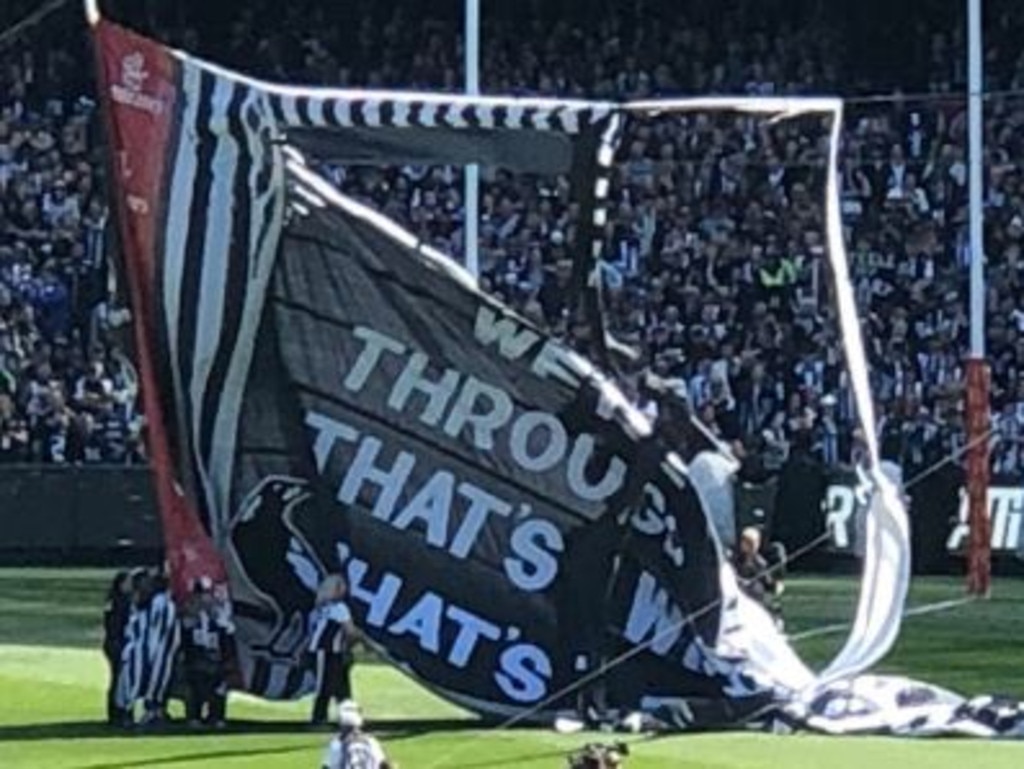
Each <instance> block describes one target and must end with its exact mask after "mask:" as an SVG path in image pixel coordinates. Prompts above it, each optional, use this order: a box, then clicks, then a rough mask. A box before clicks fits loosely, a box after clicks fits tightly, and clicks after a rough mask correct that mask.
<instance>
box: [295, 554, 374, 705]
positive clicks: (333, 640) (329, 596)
mask: <svg viewBox="0 0 1024 769" xmlns="http://www.w3.org/2000/svg"><path fill="white" fill-rule="evenodd" d="M347 592H348V585H346V584H345V579H344V578H343V577H342V576H341V575H340V574H330V575H328V576H327V577H325V578H324V580H323V581H322V582H321V583H320V587H319V589H318V590H317V596H316V604H315V606H314V607H313V611H312V612H311V613H310V618H309V625H310V636H309V645H308V647H307V650H308V653H309V655H310V658H311V661H312V664H313V667H314V670H315V671H316V699H315V700H314V701H313V716H312V722H313V724H315V725H321V724H325V723H327V709H328V706H329V705H330V701H331V700H332V699H333V700H335V701H337V702H341V701H343V700H348V699H349V698H350V697H351V696H352V647H353V645H354V644H355V643H356V641H358V640H360V639H361V635H360V633H359V630H358V629H357V628H356V626H355V624H354V623H353V622H352V612H351V611H349V608H348V604H346V603H345V595H346V594H347Z"/></svg>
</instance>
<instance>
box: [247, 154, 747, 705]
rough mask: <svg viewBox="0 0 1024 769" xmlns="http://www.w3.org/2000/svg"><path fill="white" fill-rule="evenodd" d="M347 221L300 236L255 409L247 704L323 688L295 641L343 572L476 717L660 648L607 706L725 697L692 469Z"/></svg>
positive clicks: (575, 367)
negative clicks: (619, 658)
mask: <svg viewBox="0 0 1024 769" xmlns="http://www.w3.org/2000/svg"><path fill="white" fill-rule="evenodd" d="M295 170H296V169H293V171H295ZM310 181H311V179H310V178H303V177H301V173H299V177H297V178H296V179H295V182H296V184H308V183H309V182H310ZM316 195H324V196H326V197H331V195H330V193H329V192H328V191H326V190H325V189H324V188H322V187H321V188H319V189H317V188H316V185H315V184H311V185H310V189H306V190H305V191H304V192H303V194H302V196H301V197H300V198H299V200H303V201H306V202H308V201H309V200H310V199H311V198H313V199H315V196H316ZM345 205H346V206H347V208H339V207H334V206H331V207H317V206H316V205H310V206H309V207H308V208H303V209H301V210H302V213H299V209H297V210H296V213H295V215H294V216H293V217H292V219H291V222H290V224H289V226H288V228H287V231H286V233H285V237H284V239H283V243H282V247H281V252H280V254H279V256H278V261H277V267H276V271H275V275H274V280H273V284H272V288H271V293H270V296H269V297H268V305H267V310H266V317H265V319H264V327H263V330H262V332H261V342H262V343H261V345H260V350H259V352H258V355H257V362H256V364H255V367H254V369H253V374H252V377H251V378H250V384H249V395H248V396H247V399H246V404H247V405H246V410H245V411H244V412H243V440H242V445H241V446H240V449H241V452H240V456H241V458H240V460H239V462H238V463H237V465H236V475H237V477H238V480H239V482H238V483H237V488H238V489H239V495H240V497H241V498H242V499H241V501H240V503H239V510H240V513H239V515H238V517H237V518H236V520H235V522H234V525H233V527H232V534H231V537H232V543H233V545H234V547H233V548H232V550H233V553H234V555H235V558H234V561H235V564H234V568H235V569H236V570H237V571H236V574H237V579H235V580H234V583H235V585H236V586H237V585H240V584H244V585H247V586H248V587H249V589H248V590H245V589H242V590H239V589H238V588H237V587H236V589H235V595H236V601H237V602H238V606H239V611H240V615H241V617H242V619H241V621H242V622H243V624H244V625H245V632H246V634H247V635H248V636H250V637H260V638H261V639H263V642H262V643H260V644H255V645H254V647H253V648H254V650H255V653H254V654H253V657H252V665H253V669H252V671H251V677H252V679H253V680H254V681H255V684H256V686H254V688H255V689H257V690H258V691H261V693H264V694H267V695H270V696H290V695H294V694H297V693H299V692H300V691H302V690H303V689H304V688H306V686H308V681H305V680H304V678H303V676H302V673H301V671H300V668H299V666H298V661H299V658H300V657H301V644H302V640H303V638H302V635H301V633H300V631H299V627H300V625H301V622H302V619H303V618H304V616H305V614H306V612H307V611H308V609H309V608H310V605H311V601H312V596H313V590H314V588H315V585H316V582H317V581H318V580H319V578H320V577H322V576H323V574H324V573H326V572H328V571H341V572H343V573H344V574H346V576H347V577H348V580H349V583H350V586H351V599H352V600H351V603H352V608H353V610H354V612H355V614H356V617H357V619H358V621H359V623H360V624H361V626H362V627H363V628H364V629H365V630H366V632H367V633H368V634H369V635H370V637H371V638H373V639H374V641H376V642H377V643H379V644H380V646H381V648H382V649H384V650H386V653H387V654H388V656H389V657H391V658H392V659H394V660H395V661H396V662H397V663H399V664H400V665H401V666H402V667H403V668H404V669H406V670H408V671H409V672H411V673H413V674H414V675H416V676H417V677H419V678H421V679H422V680H425V681H428V682H429V683H430V684H431V685H432V686H434V687H435V688H437V689H439V690H441V691H443V692H444V693H445V694H446V695H447V696H449V697H451V698H452V699H455V700H457V701H460V702H464V703H466V704H467V705H470V706H473V707H475V708H476V709H480V710H484V711H487V712H496V713H497V712H514V711H515V710H516V709H518V708H521V707H522V706H524V705H530V706H533V705H539V704H541V703H545V702H546V701H547V700H548V699H549V698H551V696H552V695H553V694H555V693H556V692H558V691H559V690H560V689H562V688H563V687H565V686H566V685H568V684H569V683H570V682H572V681H573V680H575V679H577V678H578V677H579V676H580V675H581V674H582V673H584V672H586V671H587V670H590V669H593V667H594V666H595V665H596V664H597V662H598V661H599V660H600V659H601V658H606V657H608V656H609V655H612V654H615V653H616V652H617V651H620V650H621V649H623V648H626V647H631V646H635V645H636V644H640V643H644V642H649V641H653V644H652V647H651V650H650V651H647V652H644V653H641V654H637V655H635V656H634V657H633V658H632V659H631V660H630V661H629V662H628V663H626V664H624V665H622V666H621V667H620V668H618V669H617V670H616V672H615V675H614V677H613V679H612V683H611V692H610V699H611V701H612V703H613V704H618V705H622V706H633V707H636V706H638V705H639V702H640V698H641V697H642V696H652V695H657V694H658V693H659V692H663V693H664V694H666V695H673V696H679V695H680V694H691V695H694V696H702V697H707V698H712V697H716V696H721V687H722V681H723V678H722V676H721V671H720V670H715V671H710V669H709V665H708V662H707V660H706V655H704V654H703V653H702V652H701V651H700V650H701V649H708V648H713V647H714V645H715V641H716V638H717V633H718V629H719V616H720V613H719V611H718V601H719V598H720V589H721V588H720V585H719V583H718V581H717V579H714V578H709V577H712V575H715V574H716V573H717V570H718V553H717V551H716V545H715V543H714V540H713V537H712V536H711V534H710V532H709V528H708V522H707V520H706V519H705V516H704V512H703V510H702V508H701V505H700V503H699V501H698V499H697V497H696V495H695V492H694V490H693V489H692V488H691V487H690V485H689V484H688V483H687V481H686V479H685V474H684V472H683V471H682V470H681V467H680V466H679V465H678V464H675V465H674V462H677V460H673V459H670V457H669V455H668V453H667V451H666V450H665V448H664V447H663V446H662V445H661V444H660V442H659V439H658V438H657V436H655V435H653V434H650V428H649V426H648V425H646V424H645V423H644V422H643V420H642V419H639V418H638V416H637V415H636V414H635V413H634V412H632V411H631V410H629V408H628V407H627V406H626V404H625V401H624V399H623V396H622V395H621V394H620V393H619V391H618V390H617V389H616V388H615V387H614V386H612V385H611V384H610V383H609V382H608V381H607V380H605V379H604V378H603V377H602V376H601V375H599V374H598V373H597V372H596V370H595V369H594V368H593V366H591V364H589V363H588V362H587V361H586V360H585V359H583V358H582V357H580V356H579V355H577V354H576V353H574V352H573V351H571V350H570V349H568V348H566V347H564V346H562V345H561V344H560V343H559V342H557V341H555V340H553V339H552V338H549V337H547V336H546V335H545V334H543V333H542V332H541V331H539V330H538V329H536V328H534V327H532V326H530V325H529V324H527V323H526V322H525V321H524V320H522V319H521V318H519V317H517V316H515V315H513V314H512V313H511V312H510V311H509V310H507V309H506V308H504V307H502V306H500V305H499V304H497V303H496V302H494V301H493V300H490V299H489V298H488V297H486V296H485V295H483V294H481V293H479V292H478V291H477V290H475V289H474V288H472V287H471V286H470V285H469V284H467V283H466V282H464V281H463V280H462V279H461V278H460V273H458V272H457V271H453V269H452V267H451V266H450V265H449V264H448V263H447V262H446V261H445V260H444V259H443V258H441V257H439V256H434V255H431V254H429V253H427V252H425V251H424V250H423V249H422V248H420V247H419V246H418V244H415V243H413V242H410V241H409V240H408V236H407V235H405V234H404V233H401V232H400V231H397V230H396V229H395V228H394V227H392V226H390V225H389V226H382V224H381V222H380V221H379V220H378V219H376V218H375V217H374V215H372V214H371V213H369V212H368V211H366V210H363V209H360V208H358V207H357V206H356V205H355V204H353V203H352V202H351V201H345ZM282 415H285V418H282ZM288 416H291V417H292V418H291V419H288V418H287V417H288ZM292 425H294V426H295V427H296V428H301V429H290V426H292ZM268 597H269V600H268ZM691 614H692V615H694V619H693V620H692V621H684V618H685V617H687V616H689V615H691ZM734 685H735V684H734ZM566 704H568V703H567V702H566V701H559V700H555V701H552V702H548V703H547V704H546V708H545V710H547V711H550V710H553V709H555V708H557V707H561V706H565V705H566Z"/></svg>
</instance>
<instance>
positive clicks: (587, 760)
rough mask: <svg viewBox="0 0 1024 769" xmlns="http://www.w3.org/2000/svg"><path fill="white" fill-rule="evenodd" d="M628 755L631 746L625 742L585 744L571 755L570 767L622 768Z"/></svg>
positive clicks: (590, 768)
mask: <svg viewBox="0 0 1024 769" xmlns="http://www.w3.org/2000/svg"><path fill="white" fill-rule="evenodd" d="M628 755H629V746H628V745H626V744H625V743H624V742H617V743H615V744H614V745H598V744H591V745H584V746H583V748H582V749H581V750H579V751H577V752H576V753H572V754H571V755H570V756H569V764H568V769H620V767H621V766H622V764H623V762H624V761H625V758H626V756H628Z"/></svg>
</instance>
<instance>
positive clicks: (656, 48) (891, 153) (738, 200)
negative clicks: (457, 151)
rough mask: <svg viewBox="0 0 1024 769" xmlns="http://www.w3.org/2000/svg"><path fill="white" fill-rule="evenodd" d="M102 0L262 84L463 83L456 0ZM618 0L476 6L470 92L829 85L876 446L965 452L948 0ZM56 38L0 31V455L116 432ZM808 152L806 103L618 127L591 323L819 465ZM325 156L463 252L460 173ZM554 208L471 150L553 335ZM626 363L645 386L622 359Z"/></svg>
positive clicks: (1007, 259) (1008, 229)
mask: <svg viewBox="0 0 1024 769" xmlns="http://www.w3.org/2000/svg"><path fill="white" fill-rule="evenodd" d="M111 5H113V6H115V8H116V7H117V6H118V5H121V6H124V8H123V11H124V15H125V17H127V18H129V19H131V21H132V22H133V23H134V24H135V25H136V26H138V27H141V28H144V29H148V30H150V31H152V32H155V33H156V34H157V35H158V36H159V37H160V38H161V39H163V40H167V41H170V42H172V43H174V44H176V45H180V46H181V47H184V48H186V49H188V50H192V51H196V52H198V53H200V54H202V55H204V56H206V57H208V58H211V59H214V60H216V61H218V62H221V63H224V64H226V65H228V66H232V67H236V68H239V69H241V70H243V71H246V72H249V73H252V74H254V75H258V76H262V77H266V78H269V79H274V80H288V81H303V82H311V83H323V84H330V85H342V86H367V87H376V88H399V87H400V88H403V89H428V88H429V89H442V90H447V91H453V92H454V91H458V90H459V89H460V88H461V66H462V43H461V3H440V4H437V3H433V4H430V5H427V4H425V3H423V2H421V1H420V0H404V2H397V3H373V2H369V0H345V2H342V3H337V4H328V3H324V2H318V1H316V0H293V2H290V3H288V4H285V5H284V6H283V7H282V6H281V5H280V4H275V3H268V2H250V3H245V4H240V5H239V6H238V8H237V9H236V10H234V11H233V14H232V15H227V14H223V13H218V14H213V12H212V11H210V9H208V8H206V9H204V7H203V4H201V3H193V2H183V3H177V4H172V3H150V2H144V3H133V4H129V3H120V4H118V3H116V2H115V3H111ZM207 5H209V4H207ZM628 5H629V8H626V7H625V6H622V7H620V6H621V4H616V3H596V4H595V3H589V4H588V3H581V2H574V1H573V0H553V1H552V2H540V0H536V1H525V0H524V2H520V3H516V4H510V6H515V7H507V8H504V9H500V10H499V9H494V11H493V13H492V11H491V9H490V8H488V12H487V13H485V14H484V26H483V33H482V38H483V41H484V44H483V46H482V63H481V82H482V87H483V89H484V90H485V91H488V92H492V93H513V94H543V95H564V96H579V97H588V98H589V97H596V98H607V99H613V98H626V97H629V98H635V97H648V96H666V95H693V94H709V93H714V94H739V95H781V94H797V95H801V94H821V93H825V94H831V93H837V94H840V95H843V96H846V97H851V100H850V104H849V106H848V108H847V114H846V119H845V124H844V133H843V138H842V148H841V155H840V157H841V177H842V212H843V222H844V237H845V242H846V244H847V246H848V248H849V253H850V260H851V270H852V276H853V281H854V286H855V290H856V295H857V299H858V303H859V306H860V307H861V309H862V312H863V317H864V319H865V322H864V332H865V339H866V341H867V344H868V348H869V349H868V353H869V357H870V360H871V364H872V379H873V385H874V392H875V396H876V402H877V410H878V412H879V414H878V418H879V427H880V429H881V433H882V436H883V445H884V446H885V451H886V452H887V453H888V454H889V455H890V456H891V457H893V458H895V459H900V460H902V461H904V462H907V463H910V464H914V465H920V466H924V465H926V464H928V463H929V462H932V461H936V460H938V459H939V458H941V457H944V456H947V455H948V454H950V453H951V452H953V451H956V450H957V449H958V448H960V447H962V445H963V443H964V428H963V402H964V398H963V392H962V387H963V385H962V383H963V371H962V361H963V357H964V353H965V351H966V341H967V271H966V266H965V265H966V260H967V249H966V246H965V241H966V233H965V230H966V203H967V166H966V137H967V132H966V114H965V103H964V100H963V98H962V97H961V96H959V95H958V94H960V93H962V90H963V88H964V77H963V68H962V66H961V65H960V63H961V62H962V61H963V49H964V35H963V31H962V30H963V19H962V18H960V17H957V16H955V15H951V13H952V12H951V11H950V10H949V8H948V5H947V7H945V9H944V10H943V9H938V10H937V9H936V8H933V7H932V6H936V5H941V4H936V3H932V2H931V0H926V2H923V3H922V4H920V5H918V4H915V5H914V9H913V10H903V11H897V10H890V11H888V12H891V14H896V15H899V14H904V15H905V17H904V16H900V17H899V18H893V19H892V20H891V21H892V23H891V24H888V25H879V23H878V22H877V15H873V14H877V13H881V12H883V11H882V10H880V9H879V8H876V7H875V5H876V4H875V3H873V2H864V3H859V4H858V3H849V2H846V1H845V0H843V2H840V3H826V2H814V0H806V2H804V1H803V0H800V1H799V2H789V3H784V2H780V1H777V0H765V2H760V3H755V2H747V0H742V1H740V2H736V3H730V4H714V3H699V4H698V3H670V2H668V1H667V0H651V1H650V2H637V3H631V4H628ZM691 6H693V7H691ZM697 6H706V7H702V8H697ZM840 6H841V7H840ZM846 6H850V7H849V8H847V7H846ZM926 6H927V7H926ZM883 10H884V9H883ZM1013 10H1014V9H1013V4H1012V3H1011V2H1005V1H1001V0H993V2H991V3H989V4H988V16H987V26H986V35H987V46H986V68H987V73H988V82H987V83H986V87H987V89H988V90H990V91H992V92H994V93H996V95H995V96H993V97H992V98H990V99H989V100H988V101H987V107H986V125H985V133H986V147H987V149H986V192H985V205H986V218H987V231H986V242H987V246H986V247H987V255H988V271H989V272H988V297H987V298H988V338H987V341H988V345H989V356H990V360H991V364H992V374H993V378H992V381H993V410H994V414H995V415H996V417H997V425H998V427H999V431H1000V434H1001V440H1000V441H999V442H998V444H997V445H996V447H995V450H994V462H995V469H996V470H997V471H998V472H1002V473H1016V474H1020V473H1021V472H1022V471H1024V450H1022V447H1024V302H1022V301H1021V300H1020V299H1019V296H1020V289H1021V288H1022V286H1021V281H1022V280H1024V255H1022V253H1021V247H1022V244H1024V185H1022V168H1021V166H1020V165H1019V160H1018V159H1019V158H1021V157H1024V55H1022V54H1021V53H1020V50H1021V49H1020V46H1019V44H1016V41H1019V40H1020V39H1022V38H1024V28H1022V27H1024V15H1022V14H1020V13H1016V14H1014V13H1013ZM879 26H883V27H885V29H883V30H880V29H879ZM893 30H898V32H894V31H893ZM79 34H82V33H81V32H79ZM69 58H70V59H73V57H69V54H68V53H67V48H66V47H65V48H60V47H54V46H52V45H51V46H43V48H42V49H41V50H40V49H36V50H21V49H19V48H18V47H15V48H14V49H11V50H8V51H6V52H2V53H0V59H2V64H3V68H2V71H0V204H2V212H0V461H4V460H7V461H10V460H11V459H15V460H26V459H28V460H33V461H38V460H43V461H93V460H95V461H116V462H122V461H130V460H132V459H137V458H138V456H139V453H140V450H139V440H138V435H139V431H140V429H141V420H140V419H139V417H138V415H137V414H136V413H135V412H134V410H133V404H134V395H135V384H134V378H133V376H132V373H131V372H132V369H131V366H130V364H129V363H128V362H127V358H126V356H125V354H124V353H123V352H121V350H120V348H119V347H118V346H117V342H116V336H117V335H116V333H115V332H114V330H112V326H113V325H115V324H113V323H112V322H111V317H112V316H115V315H116V314H117V313H116V312H113V309H114V308H113V307H112V305H111V304H110V301H109V300H110V296H109V293H108V275H107V272H106V260H105V259H104V256H103V251H104V249H105V248H106V247H107V235H108V233H107V230H106V228H105V225H106V222H107V218H108V214H107V211H106V206H105V198H104V197H103V196H102V194H100V193H101V190H102V183H101V182H102V155H101V154H100V153H99V151H98V150H99V148H100V142H99V140H98V139H97V134H96V132H95V130H94V126H93V129H92V130H91V129H90V126H91V125H92V123H94V122H95V121H94V115H93V106H92V105H93V102H92V101H91V98H92V97H91V94H90V93H89V91H88V90H86V88H85V86H84V85H83V84H82V83H81V82H80V80H81V73H80V71H78V69H76V67H75V66H74V64H73V61H69ZM897 89H902V91H900V90H897ZM903 91H907V92H911V93H907V94H906V95H903ZM1018 91H1019V92H1021V95H1020V96H1015V95H1014V93H1015V92H1018ZM865 93H882V94H885V95H888V97H887V98H884V99H862V98H860V97H861V96H862V95H863V94H865ZM922 93H923V94H926V96H921V95H920V94H922ZM828 150H829V125H828V121H827V120H825V119H823V118H821V117H820V116H811V117H801V118H788V119H785V120H779V121H770V120H767V119H765V118H762V117H747V116H738V115H736V114H729V113H722V112H708V113H695V114H693V115H690V116H687V117H686V118H685V119H681V118H678V117H673V118H671V119H668V118H665V119H659V120H656V121H652V122H648V123H644V124H640V125H637V126H635V127H634V128H632V129H631V130H630V132H629V134H628V135H627V136H625V137H624V140H623V142H622V147H621V151H620V157H619V159H618V162H617V165H616V169H617V173H616V178H615V180H614V184H613V191H612V198H611V205H610V211H609V219H608V225H607V228H606V232H605V255H606V262H605V265H604V268H603V278H604V288H605V294H606V299H607V304H608V317H609V322H610V327H611V330H612V331H613V332H614V333H615V334H616V335H617V336H618V337H619V338H620V339H622V340H623V341H625V342H626V343H628V344H631V345H634V346H635V347H636V348H638V349H640V350H642V353H643V355H644V356H645V360H646V362H647V363H648V364H649V365H650V366H651V367H652V368H653V369H654V370H655V371H656V372H658V373H660V374H663V375H665V376H671V377H676V378H680V379H682V380H684V381H685V382H686V385H687V388H688V391H689V395H690V397H691V399H692V401H693V403H694V404H695V406H696V407H697V408H698V410H699V411H700V414H701V416H702V417H703V419H704V420H705V421H706V422H707V423H708V424H709V425H710V426H711V428H712V429H713V430H714V431H715V432H717V433H718V434H719V435H720V436H721V437H722V438H723V439H725V440H727V441H730V442H733V443H734V445H736V446H737V449H738V450H740V451H747V452H757V453H760V454H763V455H765V456H771V457H773V458H774V461H781V460H782V459H784V458H785V456H786V455H787V453H788V452H789V451H790V450H791V449H794V448H800V449H802V450H807V451H811V452H813V453H815V454H816V455H817V456H819V457H820V459H821V460H823V461H824V462H825V463H827V464H837V463H845V462H850V461H851V460H853V459H855V458H856V457H857V454H858V452H859V450H860V440H859V435H858V429H857V427H856V420H855V415H854V411H853V406H852V403H851V398H850V392H849V386H848V382H847V380H846V375H845V373H844V370H843V360H842V348H841V342H840V339H839V333H838V328H837V320H836V313H835V309H834V307H835V303H834V301H833V299H832V296H831V292H830V281H831V275H830V272H829V267H828V251H827V242H826V233H825V229H824V227H825V212H824V201H825V197H824V183H825V168H826V164H827V159H828ZM331 172H332V174H333V175H334V177H335V180H336V181H337V183H338V184H339V185H340V186H341V187H342V189H343V190H345V191H346V192H348V193H349V194H352V195H354V196H356V197H359V198H361V199H364V200H368V201H370V202H372V203H373V204H374V205H375V206H377V207H378V208H380V209H382V210H383V211H385V212H386V213H387V214H389V215H391V216H393V217H395V218H397V219H399V220H400V221H402V222H403V223H404V224H406V226H408V227H409V228H410V229H412V230H413V231H414V232H415V233H416V234H417V235H419V236H421V237H422V238H424V239H425V240H427V241H429V242H431V243H433V244H435V245H437V246H439V247H440V248H442V249H443V250H445V251H448V252H450V253H453V254H461V253H462V252H463V249H464V245H463V235H462V233H463V212H462V185H461V171H460V169H457V168H419V167H397V168H383V169H370V168H335V169H331ZM577 216H578V211H577V210H576V209H575V208H574V206H573V205H572V204H571V203H570V202H569V201H568V199H567V183H566V181H565V180H564V179H534V178H530V179H524V178H522V177H516V176H513V175H511V174H509V173H506V172H504V171H501V170H493V169H485V170H484V171H483V189H482V195H481V225H480V230H481V265H482V283H483V285H484V286H485V287H486V288H487V289H488V290H490V291H492V292H494V293H496V294H498V295H500V296H502V297H503V298H505V299H506V300H507V301H510V302H512V303H514V304H515V305H517V306H518V307H520V308H521V309H522V311H523V312H524V313H526V314H527V315H529V316H530V317H533V318H535V319H536V320H538V321H539V322H543V323H545V324H547V325H549V326H551V327H553V328H555V329H563V330H564V323H565V319H564V315H565V313H564V310H565V298H566V295H567V284H568V280H569V273H570V266H571V258H570V256H571V254H572V253H573V252H574V250H575V248H576V247H577V245H578V244H577V243H576V240H575V238H576V229H577ZM626 385H627V387H629V388H630V389H631V390H632V391H633V394H634V396H635V397H636V398H637V399H638V401H639V402H640V403H641V405H647V404H646V400H645V394H644V392H643V388H642V386H641V385H640V384H639V383H638V382H632V381H630V382H627V383H626Z"/></svg>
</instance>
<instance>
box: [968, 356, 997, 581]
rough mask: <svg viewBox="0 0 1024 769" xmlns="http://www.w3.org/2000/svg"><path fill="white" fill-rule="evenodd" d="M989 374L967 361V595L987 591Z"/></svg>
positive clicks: (980, 363)
mask: <svg viewBox="0 0 1024 769" xmlns="http://www.w3.org/2000/svg"><path fill="white" fill-rule="evenodd" d="M989 412H990V407H989V370H988V365H987V363H986V362H985V360H984V359H983V358H973V357H972V358H970V359H968V361H967V404H966V417H967V420H966V421H967V425H966V426H967V468H966V469H967V473H966V486H967V521H968V525H969V527H970V538H969V540H968V550H967V591H968V592H969V593H970V594H972V595H977V596H987V595H988V593H989V589H990V587H991V574H992V544H991V542H992V535H991V521H990V520H989V514H988V481H989V439H990V436H989V433H990V430H991V424H990V413H989Z"/></svg>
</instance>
